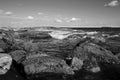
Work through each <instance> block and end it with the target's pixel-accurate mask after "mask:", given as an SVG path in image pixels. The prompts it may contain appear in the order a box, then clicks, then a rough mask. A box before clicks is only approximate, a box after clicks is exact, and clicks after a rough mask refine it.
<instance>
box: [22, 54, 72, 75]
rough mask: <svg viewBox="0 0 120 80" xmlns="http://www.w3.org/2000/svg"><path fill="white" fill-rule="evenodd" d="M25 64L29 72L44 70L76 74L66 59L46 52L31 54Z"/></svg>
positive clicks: (25, 68)
mask: <svg viewBox="0 0 120 80" xmlns="http://www.w3.org/2000/svg"><path fill="white" fill-rule="evenodd" d="M23 65H24V70H25V72H26V73H27V74H37V73H42V72H53V73H64V74H74V72H73V71H72V69H71V68H70V67H69V66H68V65H67V64H66V63H65V61H64V60H62V59H60V58H55V57H51V56H48V55H45V54H42V55H38V54H37V56H36V55H33V56H32V55H31V57H27V58H26V60H25V61H24V62H23Z"/></svg>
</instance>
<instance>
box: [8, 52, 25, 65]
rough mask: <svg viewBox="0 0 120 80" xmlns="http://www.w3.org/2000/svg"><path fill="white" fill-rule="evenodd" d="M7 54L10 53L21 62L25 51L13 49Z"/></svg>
mask: <svg viewBox="0 0 120 80" xmlns="http://www.w3.org/2000/svg"><path fill="white" fill-rule="evenodd" d="M9 55H11V56H12V58H13V59H14V60H15V61H16V62H18V63H21V62H22V61H23V60H24V58H25V56H26V52H25V51H23V50H15V51H12V52H10V53H9Z"/></svg>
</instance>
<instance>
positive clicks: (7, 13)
mask: <svg viewBox="0 0 120 80" xmlns="http://www.w3.org/2000/svg"><path fill="white" fill-rule="evenodd" d="M12 14H13V13H12V12H10V11H7V12H5V15H12Z"/></svg>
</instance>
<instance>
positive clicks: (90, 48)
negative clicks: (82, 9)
mask: <svg viewBox="0 0 120 80" xmlns="http://www.w3.org/2000/svg"><path fill="white" fill-rule="evenodd" d="M1 54H8V55H10V56H11V57H12V59H13V62H12V65H11V67H10V70H8V72H7V73H5V74H3V75H0V80H119V79H120V77H119V75H120V29H119V28H108V27H107V28H106V27H104V28H55V27H49V28H47V27H45V28H44V27H42V28H39V27H36V28H22V29H0V55H1ZM0 58H1V57H0ZM8 65H9V64H8ZM2 67H4V66H1V68H0V71H1V70H2V69H4V68H2Z"/></svg>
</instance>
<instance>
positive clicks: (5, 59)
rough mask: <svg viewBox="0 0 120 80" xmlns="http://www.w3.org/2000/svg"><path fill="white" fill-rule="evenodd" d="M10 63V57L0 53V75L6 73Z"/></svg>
mask: <svg viewBox="0 0 120 80" xmlns="http://www.w3.org/2000/svg"><path fill="white" fill-rule="evenodd" d="M11 64H12V57H11V56H10V55H8V54H5V53H0V75H2V74H5V73H7V71H8V70H9V69H10V66H11Z"/></svg>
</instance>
